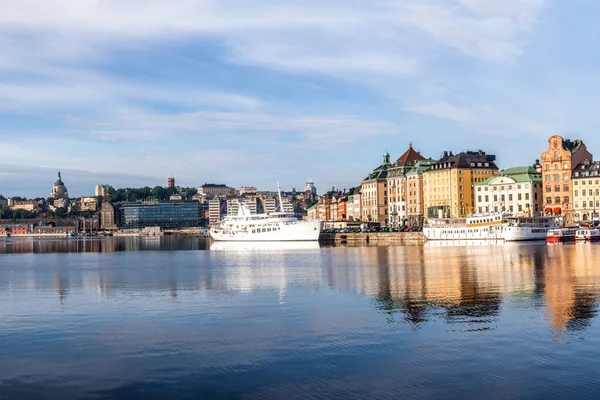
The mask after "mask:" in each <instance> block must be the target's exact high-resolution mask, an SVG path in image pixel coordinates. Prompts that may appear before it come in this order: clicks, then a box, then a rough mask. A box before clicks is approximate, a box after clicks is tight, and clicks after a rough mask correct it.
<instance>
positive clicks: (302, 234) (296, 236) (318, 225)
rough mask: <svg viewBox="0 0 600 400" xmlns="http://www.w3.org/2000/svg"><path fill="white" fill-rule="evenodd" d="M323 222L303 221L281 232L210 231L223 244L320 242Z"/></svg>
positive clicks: (283, 228)
mask: <svg viewBox="0 0 600 400" xmlns="http://www.w3.org/2000/svg"><path fill="white" fill-rule="evenodd" d="M322 225H323V224H322V222H319V221H301V222H298V223H295V224H290V225H284V226H282V227H281V229H280V230H277V231H271V232H255V233H252V232H251V231H249V232H241V231H237V232H230V233H228V232H215V231H214V230H211V231H210V237H211V238H212V239H213V240H216V241H223V242H305V241H315V242H316V241H318V240H319V236H320V235H321V229H322Z"/></svg>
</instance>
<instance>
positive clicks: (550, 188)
mask: <svg viewBox="0 0 600 400" xmlns="http://www.w3.org/2000/svg"><path fill="white" fill-rule="evenodd" d="M551 191H552V186H550V185H546V193H550V192H551Z"/></svg>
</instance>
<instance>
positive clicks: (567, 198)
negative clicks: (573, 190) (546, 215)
mask: <svg viewBox="0 0 600 400" xmlns="http://www.w3.org/2000/svg"><path fill="white" fill-rule="evenodd" d="M563 200H564V202H565V204H569V196H565V197H564V199H563Z"/></svg>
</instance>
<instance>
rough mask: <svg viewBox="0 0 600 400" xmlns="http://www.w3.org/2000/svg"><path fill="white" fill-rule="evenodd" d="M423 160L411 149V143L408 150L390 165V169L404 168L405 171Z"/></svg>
mask: <svg viewBox="0 0 600 400" xmlns="http://www.w3.org/2000/svg"><path fill="white" fill-rule="evenodd" d="M420 160H425V157H423V156H422V155H421V154H420V153H419V152H418V151H415V150H414V149H413V147H412V142H411V143H409V144H408V149H407V150H406V151H405V152H404V153H403V154H402V155H401V156H400V157H398V159H397V160H396V162H395V163H393V164H392V166H391V168H398V167H400V168H405V169H406V170H407V171H408V169H409V168H411V167H413V166H414V165H415V164H416V163H417V161H420Z"/></svg>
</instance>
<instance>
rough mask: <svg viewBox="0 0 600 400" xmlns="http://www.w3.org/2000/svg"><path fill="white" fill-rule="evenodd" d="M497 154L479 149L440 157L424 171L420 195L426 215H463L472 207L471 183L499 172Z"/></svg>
mask: <svg viewBox="0 0 600 400" xmlns="http://www.w3.org/2000/svg"><path fill="white" fill-rule="evenodd" d="M495 160H496V156H494V155H491V154H486V153H485V152H483V151H481V150H479V151H467V152H463V153H459V154H452V152H448V151H446V152H444V155H443V157H442V158H441V159H440V160H438V161H437V162H435V163H434V164H433V165H432V166H431V168H430V169H428V170H427V171H425V172H423V197H424V207H425V213H426V217H427V218H442V217H446V218H456V217H465V216H467V215H468V214H470V213H472V212H473V211H474V203H475V198H474V193H473V185H474V184H476V183H479V182H483V181H484V180H486V179H487V178H489V177H491V176H492V175H494V174H496V173H497V172H498V167H497V166H496V164H495V163H494V161H495Z"/></svg>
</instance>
